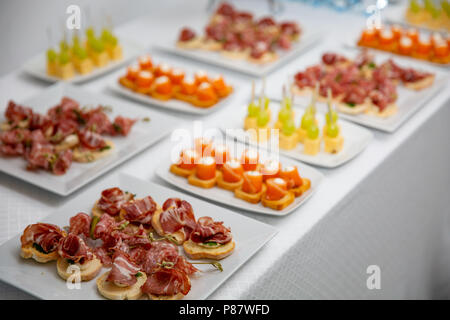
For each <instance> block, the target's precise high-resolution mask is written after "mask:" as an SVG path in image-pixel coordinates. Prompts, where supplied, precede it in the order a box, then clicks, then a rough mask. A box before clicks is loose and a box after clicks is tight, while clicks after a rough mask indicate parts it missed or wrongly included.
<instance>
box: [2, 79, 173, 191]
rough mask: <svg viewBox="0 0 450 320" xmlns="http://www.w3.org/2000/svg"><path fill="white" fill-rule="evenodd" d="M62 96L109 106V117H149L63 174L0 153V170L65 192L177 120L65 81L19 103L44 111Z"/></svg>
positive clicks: (155, 138) (128, 154)
mask: <svg viewBox="0 0 450 320" xmlns="http://www.w3.org/2000/svg"><path fill="white" fill-rule="evenodd" d="M64 96H67V97H70V98H73V99H75V100H76V101H78V102H79V103H80V105H81V106H85V105H89V106H92V107H96V106H98V105H103V106H111V107H112V112H111V114H109V116H110V118H112V119H113V118H114V117H115V116H116V115H123V116H126V117H130V118H139V119H142V118H144V117H148V118H150V121H149V122H144V121H141V120H139V121H137V122H136V124H135V125H134V126H133V128H132V130H131V132H130V133H129V135H128V136H127V137H113V138H111V140H112V141H113V142H114V144H115V148H114V150H113V152H112V153H111V155H110V156H108V157H105V158H103V159H100V160H98V161H95V162H92V163H77V162H73V163H72V166H71V168H70V169H69V170H68V171H67V172H66V174H64V175H62V176H56V175H53V174H52V173H49V172H46V171H44V170H37V171H27V170H26V169H25V167H26V161H25V160H24V159H23V158H22V157H13V158H7V157H0V171H3V172H5V173H6V174H9V175H11V176H14V177H16V178H19V179H21V180H24V181H27V182H29V183H31V184H34V185H36V186H38V187H40V188H43V189H46V190H49V191H52V192H54V193H57V194H59V195H62V196H66V195H68V194H70V193H72V192H73V191H75V190H77V189H78V188H80V187H82V186H84V185H85V184H87V183H88V182H90V181H92V180H93V179H95V178H97V177H99V176H100V175H102V174H104V173H105V172H107V171H109V170H111V169H112V168H114V167H115V166H117V165H118V164H120V163H122V162H124V161H125V160H127V159H129V158H131V157H133V156H134V155H136V154H137V153H139V152H141V151H142V150H144V149H146V148H148V147H149V146H151V145H152V144H154V143H156V142H157V141H158V140H160V139H162V138H163V137H164V136H165V135H167V134H168V133H170V132H171V130H172V129H173V128H175V127H177V126H178V124H179V123H180V121H179V120H177V119H175V118H174V117H170V116H166V115H162V114H161V113H157V112H152V111H151V110H148V109H147V108H144V107H142V106H138V105H135V104H132V103H127V102H123V101H121V100H117V99H114V98H111V97H109V96H104V95H100V94H96V93H91V92H88V91H85V90H83V89H80V88H78V87H75V86H72V85H69V84H65V83H58V84H55V85H53V86H51V87H49V88H47V89H45V90H43V91H42V92H41V93H39V94H38V95H36V96H34V97H31V98H29V99H27V100H25V101H21V104H23V105H26V106H29V107H32V108H33V110H35V111H38V112H40V113H46V112H47V110H48V109H50V108H51V107H53V106H55V105H57V104H59V103H60V101H61V98H62V97H64ZM12 98H13V97H12ZM0 121H4V120H3V119H2V120H0Z"/></svg>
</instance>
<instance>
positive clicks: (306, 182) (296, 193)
mask: <svg viewBox="0 0 450 320" xmlns="http://www.w3.org/2000/svg"><path fill="white" fill-rule="evenodd" d="M302 181H303V183H302V185H301V186H300V187H297V188H291V189H289V191H291V192H292V193H293V194H294V196H295V197H296V198H297V197H300V196H301V195H302V194H303V193H304V192H306V191H308V190H309V188H311V180H309V179H308V178H302Z"/></svg>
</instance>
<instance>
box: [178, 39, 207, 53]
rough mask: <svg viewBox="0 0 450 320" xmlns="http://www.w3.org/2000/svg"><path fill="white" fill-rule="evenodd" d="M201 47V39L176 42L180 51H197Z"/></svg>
mask: <svg viewBox="0 0 450 320" xmlns="http://www.w3.org/2000/svg"><path fill="white" fill-rule="evenodd" d="M201 46H202V38H201V37H195V38H193V39H191V40H189V41H177V47H178V48H180V49H187V50H191V49H198V48H200V47H201Z"/></svg>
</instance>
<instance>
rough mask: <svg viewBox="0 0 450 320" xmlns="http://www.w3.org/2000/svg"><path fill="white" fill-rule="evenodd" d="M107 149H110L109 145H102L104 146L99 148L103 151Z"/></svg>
mask: <svg viewBox="0 0 450 320" xmlns="http://www.w3.org/2000/svg"><path fill="white" fill-rule="evenodd" d="M109 149H111V146H104V147H101V148H100V152H101V151H105V150H109Z"/></svg>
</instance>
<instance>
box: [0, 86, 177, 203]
mask: <svg viewBox="0 0 450 320" xmlns="http://www.w3.org/2000/svg"><path fill="white" fill-rule="evenodd" d="M123 114H126V115H127V116H126V117H124V116H123ZM0 122H1V126H0V129H1V132H0V141H1V142H0V170H1V171H3V172H5V173H7V174H9V175H12V176H14V177H17V178H19V179H22V180H25V181H27V182H29V183H31V184H34V185H36V186H39V187H41V188H44V189H46V190H49V191H52V192H55V193H57V194H60V195H68V194H70V193H71V192H73V191H75V190H76V189H78V188H80V187H81V186H83V185H85V184H86V183H88V182H90V181H91V180H92V179H94V178H96V177H98V176H100V175H101V174H103V173H105V172H106V171H108V170H110V169H112V168H113V167H114V166H116V165H118V164H120V163H122V162H123V161H125V160H126V159H129V158H130V157H133V156H134V155H135V154H137V153H138V152H140V151H142V150H144V149H145V148H147V147H148V146H150V145H151V144H153V143H155V142H156V141H158V140H159V139H161V138H162V137H164V136H165V135H166V134H168V133H169V132H170V130H171V128H174V127H176V126H177V125H178V123H179V121H178V120H176V119H173V118H171V117H168V116H164V115H160V114H158V113H155V112H149V111H148V110H147V109H145V108H142V107H139V106H135V105H132V104H127V103H122V102H117V101H116V100H115V99H111V98H110V97H106V96H102V95H98V94H94V93H89V92H86V91H84V90H82V89H79V88H77V87H73V86H70V85H67V84H64V83H60V84H56V85H54V86H52V87H50V88H48V89H46V90H44V91H43V92H42V93H40V94H38V95H36V96H34V97H31V98H29V99H27V100H25V101H23V102H21V103H15V102H13V101H10V102H9V104H8V105H7V106H6V109H5V114H4V119H2V120H1V121H0Z"/></svg>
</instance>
